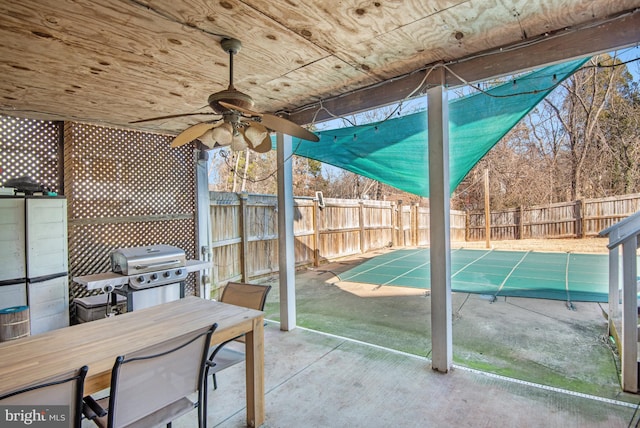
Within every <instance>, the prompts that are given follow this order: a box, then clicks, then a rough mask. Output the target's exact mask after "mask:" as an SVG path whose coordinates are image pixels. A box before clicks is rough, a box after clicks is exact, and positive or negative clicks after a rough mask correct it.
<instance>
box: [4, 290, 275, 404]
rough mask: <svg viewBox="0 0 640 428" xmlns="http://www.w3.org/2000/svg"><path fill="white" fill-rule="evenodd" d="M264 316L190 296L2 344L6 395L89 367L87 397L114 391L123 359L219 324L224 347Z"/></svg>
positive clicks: (217, 339)
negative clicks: (113, 372)
mask: <svg viewBox="0 0 640 428" xmlns="http://www.w3.org/2000/svg"><path fill="white" fill-rule="evenodd" d="M263 320H264V314H263V313H262V312H261V311H256V310H253V309H247V308H243V307H239V306H234V305H229V304H225V303H221V302H215V301H211V300H204V299H201V298H198V297H186V298H184V299H180V300H176V301H174V302H169V303H164V304H161V305H157V306H153V307H150V308H146V309H141V310H137V311H133V312H129V313H126V314H122V315H118V316H115V317H111V318H104V319H101V320H97V321H91V322H87V323H84V324H78V325H74V326H70V327H66V328H62V329H58V330H53V331H50V332H47V333H44V334H38V335H35V336H29V337H25V338H22V339H17V340H13V341H9V342H3V343H0V394H2V393H6V392H9V391H13V390H15V389H18V388H21V387H24V386H27V385H30V384H34V383H38V382H41V381H42V380H43V379H46V378H47V377H50V376H53V375H57V374H60V373H64V372H66V371H68V370H70V369H72V368H74V367H75V368H80V367H82V366H83V365H88V366H89V372H88V374H87V379H86V381H85V395H88V394H92V393H94V392H97V391H99V390H101V389H104V388H106V387H108V386H109V377H110V374H111V368H112V367H113V363H114V361H115V358H116V357H117V356H118V355H126V354H127V353H130V352H134V351H138V350H141V349H144V348H147V347H149V346H152V345H154V344H157V343H161V342H163V341H165V340H168V339H171V338H174V337H178V336H181V335H183V334H186V333H189V332H191V331H194V330H199V329H202V328H206V327H207V326H210V325H211V324H213V323H214V322H216V323H218V328H217V330H216V331H215V333H214V335H213V338H212V343H220V342H223V341H225V340H228V339H231V338H233V337H236V336H238V335H241V334H243V333H247V332H250V331H252V330H253V329H254V326H255V325H256V323H260V325H262V323H263V322H264V321H263Z"/></svg>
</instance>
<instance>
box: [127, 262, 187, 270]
mask: <svg viewBox="0 0 640 428" xmlns="http://www.w3.org/2000/svg"><path fill="white" fill-rule="evenodd" d="M176 263H178V264H180V263H181V261H180V260H168V261H166V262H158V263H149V264H148V265H136V266H134V267H133V268H134V269H136V270H142V269H149V268H153V269H160V268H163V267H175V266H176Z"/></svg>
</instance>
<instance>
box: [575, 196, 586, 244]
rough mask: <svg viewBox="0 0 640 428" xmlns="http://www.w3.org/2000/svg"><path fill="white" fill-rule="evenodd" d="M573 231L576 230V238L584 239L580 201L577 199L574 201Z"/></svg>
mask: <svg viewBox="0 0 640 428" xmlns="http://www.w3.org/2000/svg"><path fill="white" fill-rule="evenodd" d="M575 207H576V211H575V229H576V238H584V235H583V231H582V199H578V200H577V201H575Z"/></svg>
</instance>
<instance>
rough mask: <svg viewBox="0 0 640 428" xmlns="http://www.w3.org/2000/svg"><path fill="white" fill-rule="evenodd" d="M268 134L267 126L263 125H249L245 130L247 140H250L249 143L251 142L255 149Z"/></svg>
mask: <svg viewBox="0 0 640 428" xmlns="http://www.w3.org/2000/svg"><path fill="white" fill-rule="evenodd" d="M267 135H268V132H267V128H265V127H263V126H255V125H253V126H248V127H247V128H246V129H245V130H244V136H245V138H246V139H247V141H249V144H251V148H252V149H255V148H256V147H258V146H259V145H260V143H262V142H263V141H264V139H265V138H266V137H267Z"/></svg>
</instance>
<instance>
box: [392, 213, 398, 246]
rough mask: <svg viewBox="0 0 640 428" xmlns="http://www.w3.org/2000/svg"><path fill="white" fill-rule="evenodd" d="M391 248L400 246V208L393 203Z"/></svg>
mask: <svg viewBox="0 0 640 428" xmlns="http://www.w3.org/2000/svg"><path fill="white" fill-rule="evenodd" d="M391 246H393V247H397V246H398V206H397V205H396V203H395V202H391Z"/></svg>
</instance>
